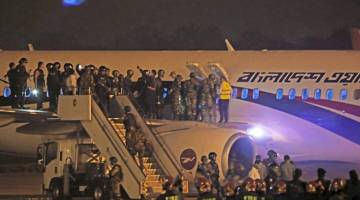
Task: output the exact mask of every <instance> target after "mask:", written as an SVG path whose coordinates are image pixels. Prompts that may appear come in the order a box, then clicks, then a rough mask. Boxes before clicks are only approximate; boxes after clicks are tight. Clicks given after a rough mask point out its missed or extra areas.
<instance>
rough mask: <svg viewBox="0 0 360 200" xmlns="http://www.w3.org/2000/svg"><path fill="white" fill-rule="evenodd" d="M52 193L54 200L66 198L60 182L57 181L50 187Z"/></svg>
mask: <svg viewBox="0 0 360 200" xmlns="http://www.w3.org/2000/svg"><path fill="white" fill-rule="evenodd" d="M50 193H51V196H52V199H53V200H61V199H63V196H64V191H63V186H62V184H61V182H60V181H55V182H53V183H52V184H51V186H50Z"/></svg>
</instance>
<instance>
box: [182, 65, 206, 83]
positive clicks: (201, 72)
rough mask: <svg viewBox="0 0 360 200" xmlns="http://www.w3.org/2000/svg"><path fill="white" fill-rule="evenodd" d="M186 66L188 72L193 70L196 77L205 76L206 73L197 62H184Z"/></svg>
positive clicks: (201, 78) (203, 77)
mask: <svg viewBox="0 0 360 200" xmlns="http://www.w3.org/2000/svg"><path fill="white" fill-rule="evenodd" d="M186 67H187V68H188V69H189V70H190V72H194V73H195V76H196V77H197V78H198V79H200V80H204V79H205V78H207V73H206V72H205V70H204V68H202V67H201V65H200V64H199V63H186Z"/></svg>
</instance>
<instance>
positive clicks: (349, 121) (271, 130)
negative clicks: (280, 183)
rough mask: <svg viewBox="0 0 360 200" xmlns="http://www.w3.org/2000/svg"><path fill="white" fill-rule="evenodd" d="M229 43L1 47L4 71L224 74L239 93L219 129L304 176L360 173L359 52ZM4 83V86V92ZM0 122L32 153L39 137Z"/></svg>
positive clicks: (15, 147)
mask: <svg viewBox="0 0 360 200" xmlns="http://www.w3.org/2000/svg"><path fill="white" fill-rule="evenodd" d="M227 45H228V48H229V51H32V52H28V51H1V52H0V66H1V68H0V74H5V73H6V71H7V70H8V69H7V66H8V64H9V63H10V62H17V61H18V60H19V59H20V58H22V57H26V58H27V59H28V60H29V64H28V65H27V66H28V68H35V66H36V64H37V62H38V61H43V62H45V63H47V62H56V61H59V62H61V63H62V64H64V63H65V62H70V63H73V64H74V65H75V64H81V65H87V64H94V65H96V66H100V65H105V66H108V67H110V68H111V69H118V70H120V71H121V72H122V73H125V72H126V70H127V69H134V71H136V66H142V67H143V68H145V69H164V70H165V71H166V72H167V75H168V74H169V72H170V71H175V72H177V73H178V74H182V75H183V76H184V77H187V75H188V74H189V73H190V72H195V73H196V74H197V75H198V77H205V76H206V75H208V74H209V73H214V74H216V75H217V76H220V75H224V76H226V77H227V78H228V80H229V81H230V83H231V85H232V87H233V89H234V94H233V99H232V100H231V103H230V123H228V124H220V125H219V126H221V127H226V128H235V129H237V130H239V131H241V132H244V133H246V134H248V135H249V137H251V138H252V140H253V141H254V143H255V149H254V151H255V152H254V153H257V154H261V155H263V156H266V151H267V150H269V149H274V150H275V151H277V153H278V154H279V155H285V154H289V155H290V156H291V158H292V159H293V160H294V161H295V163H296V164H297V165H298V166H299V167H301V168H303V169H305V174H304V175H305V176H313V174H314V172H315V170H316V168H317V167H324V168H325V169H327V170H328V174H329V175H330V176H331V177H336V176H341V177H345V176H347V175H346V174H347V172H348V170H350V169H352V168H355V169H357V170H360V157H359V156H358V155H359V154H360V135H359V134H360V51H350V50H349V51H336V50H330V51H268V50H263V51H235V50H233V48H232V47H231V45H230V43H228V42H227ZM229 45H230V47H231V48H230V47H229ZM134 78H135V79H134V80H136V78H137V77H134ZM165 79H166V81H171V78H170V77H169V76H166V77H165ZM29 85H30V87H32V86H31V83H30V82H29ZM6 87H7V85H6V84H5V83H0V90H2V91H6V90H7V89H6ZM29 91H30V90H29ZM6 95H8V94H6ZM0 121H1V124H0V126H1V128H0V134H1V140H0V151H1V152H3V153H8V154H17V155H25V156H31V155H34V153H35V150H34V149H35V147H36V146H34V145H35V143H36V142H38V141H39V140H38V139H36V137H34V136H29V135H22V134H16V128H17V127H18V126H19V125H20V124H19V123H13V122H12V121H11V120H9V119H8V117H3V118H2V119H1V120H0ZM168 123H170V122H168ZM206 134H207V133H203V136H204V137H206ZM175 135H176V134H175ZM174 138H176V136H174ZM187 139H188V140H192V141H193V140H202V138H198V137H197V138H193V137H191V136H190V135H189V137H188V138H187ZM184 140H185V139H184ZM225 143H226V142H225ZM219 145H226V144H224V143H219ZM195 148H196V147H195ZM209 151H211V149H205V150H204V152H209Z"/></svg>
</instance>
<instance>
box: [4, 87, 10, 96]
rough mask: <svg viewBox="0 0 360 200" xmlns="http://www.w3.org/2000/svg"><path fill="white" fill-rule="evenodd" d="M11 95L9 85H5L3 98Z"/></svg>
mask: <svg viewBox="0 0 360 200" xmlns="http://www.w3.org/2000/svg"><path fill="white" fill-rule="evenodd" d="M10 95H11V89H10V88H9V87H5V88H4V89H3V96H4V97H5V98H7V97H9V96H10Z"/></svg>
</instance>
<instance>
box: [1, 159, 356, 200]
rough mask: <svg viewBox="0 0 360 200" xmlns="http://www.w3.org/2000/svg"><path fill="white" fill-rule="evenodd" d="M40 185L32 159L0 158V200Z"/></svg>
mask: <svg viewBox="0 0 360 200" xmlns="http://www.w3.org/2000/svg"><path fill="white" fill-rule="evenodd" d="M297 167H299V168H301V169H302V170H303V172H304V173H303V178H304V180H306V181H309V180H313V179H315V177H316V174H315V173H316V169H317V168H318V167H323V168H325V169H327V171H328V178H329V179H332V178H335V177H341V178H347V176H348V175H347V173H348V171H349V170H351V169H359V168H360V166H359V165H358V164H352V163H338V162H324V161H323V162H304V163H302V162H301V163H297ZM41 185H42V174H41V173H40V172H38V171H37V170H36V165H35V161H34V160H33V159H28V158H18V157H13V156H0V200H2V199H23V198H20V197H19V196H18V195H21V196H35V197H36V196H37V195H41ZM14 195H16V196H14ZM33 199H36V198H33Z"/></svg>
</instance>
